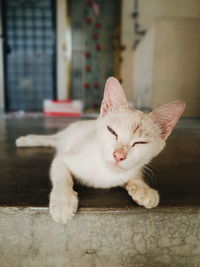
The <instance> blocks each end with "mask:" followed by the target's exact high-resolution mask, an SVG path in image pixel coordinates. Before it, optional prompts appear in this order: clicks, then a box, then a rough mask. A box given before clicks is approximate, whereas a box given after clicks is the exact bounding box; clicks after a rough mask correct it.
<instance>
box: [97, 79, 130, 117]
mask: <svg viewBox="0 0 200 267" xmlns="http://www.w3.org/2000/svg"><path fill="white" fill-rule="evenodd" d="M122 106H123V107H128V102H127V99H126V96H125V94H124V91H123V89H122V87H121V85H120V83H119V82H118V80H117V79H115V78H114V77H110V78H108V80H107V81H106V85H105V89H104V96H103V101H102V103H101V111H100V113H101V115H102V116H104V115H105V114H106V113H107V112H108V111H109V110H111V109H115V108H119V107H122Z"/></svg>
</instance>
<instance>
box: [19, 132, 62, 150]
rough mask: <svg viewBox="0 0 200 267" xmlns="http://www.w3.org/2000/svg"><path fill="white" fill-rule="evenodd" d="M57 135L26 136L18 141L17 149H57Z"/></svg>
mask: <svg viewBox="0 0 200 267" xmlns="http://www.w3.org/2000/svg"><path fill="white" fill-rule="evenodd" d="M56 144H57V137H56V135H32V134H30V135H26V136H21V137H19V138H17V139H16V146H17V147H37V146H50V147H56Z"/></svg>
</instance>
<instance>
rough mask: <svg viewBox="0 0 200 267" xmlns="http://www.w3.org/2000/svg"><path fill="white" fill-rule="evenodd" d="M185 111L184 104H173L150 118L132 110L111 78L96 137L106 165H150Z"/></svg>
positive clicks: (162, 108)
mask: <svg viewBox="0 0 200 267" xmlns="http://www.w3.org/2000/svg"><path fill="white" fill-rule="evenodd" d="M184 108H185V103H184V102H182V101H173V102H170V103H168V104H166V105H164V106H161V107H159V108H157V109H155V110H154V111H153V112H151V113H149V114H145V113H143V112H141V111H139V110H133V109H130V108H129V107H128V102H127V99H126V96H125V94H124V91H123V89H122V87H121V85H120V83H119V82H118V80H117V79H115V78H113V77H111V78H109V79H108V80H107V82H106V85H105V90H104V97H103V101H102V104H101V111H100V116H99V118H98V119H97V136H98V141H99V145H100V149H101V152H102V154H103V157H104V159H105V161H106V162H107V163H108V164H110V165H111V166H113V167H114V168H116V170H129V169H132V168H141V167H142V166H143V165H145V164H147V163H148V162H149V161H150V160H151V159H152V158H153V157H155V156H156V155H158V154H159V153H160V152H161V151H162V149H163V148H164V146H165V143H166V139H167V137H168V136H169V135H170V133H171V131H172V130H173V128H174V127H175V125H176V123H177V121H178V120H179V118H180V116H181V114H182V112H183V111H184Z"/></svg>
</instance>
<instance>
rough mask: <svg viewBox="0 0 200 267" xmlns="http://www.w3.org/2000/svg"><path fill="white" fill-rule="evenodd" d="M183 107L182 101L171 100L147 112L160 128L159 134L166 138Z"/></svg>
mask: <svg viewBox="0 0 200 267" xmlns="http://www.w3.org/2000/svg"><path fill="white" fill-rule="evenodd" d="M184 109H185V103H184V102H183V101H173V102H170V103H168V104H166V105H164V106H161V107H159V108H157V109H155V110H154V111H153V112H151V113H150V114H149V116H150V117H151V118H152V120H153V121H154V122H155V123H157V124H158V125H159V127H160V129H161V136H162V138H163V139H167V137H168V136H169V135H170V133H171V131H172V130H173V128H174V127H175V125H176V123H177V122H178V120H179V119H180V117H181V115H182V113H183V111H184Z"/></svg>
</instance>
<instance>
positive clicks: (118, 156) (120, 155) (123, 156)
mask: <svg viewBox="0 0 200 267" xmlns="http://www.w3.org/2000/svg"><path fill="white" fill-rule="evenodd" d="M126 156H127V153H126V152H125V151H123V150H117V151H115V152H114V153H113V157H114V159H115V160H116V161H117V162H118V161H122V160H125V159H126Z"/></svg>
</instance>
